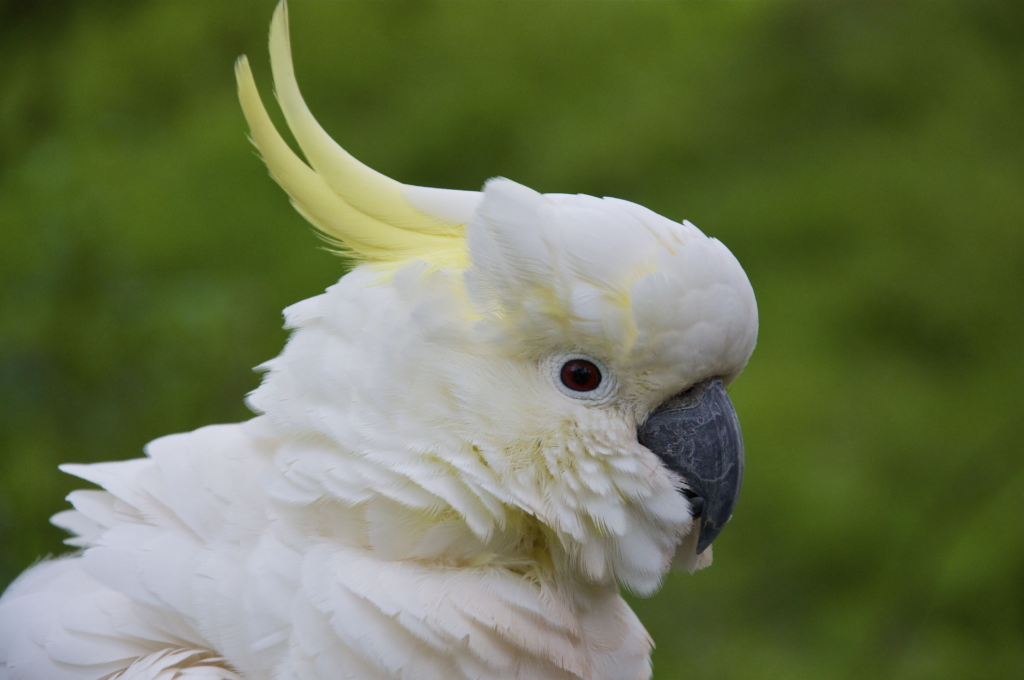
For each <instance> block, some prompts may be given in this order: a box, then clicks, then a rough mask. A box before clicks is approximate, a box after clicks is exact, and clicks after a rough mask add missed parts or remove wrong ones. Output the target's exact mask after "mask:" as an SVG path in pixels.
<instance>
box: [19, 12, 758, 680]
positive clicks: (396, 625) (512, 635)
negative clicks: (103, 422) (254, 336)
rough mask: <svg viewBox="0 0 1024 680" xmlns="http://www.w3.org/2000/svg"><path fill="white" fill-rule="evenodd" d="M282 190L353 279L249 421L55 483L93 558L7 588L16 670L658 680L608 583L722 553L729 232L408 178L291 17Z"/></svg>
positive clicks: (293, 325) (613, 203) (734, 480)
mask: <svg viewBox="0 0 1024 680" xmlns="http://www.w3.org/2000/svg"><path fill="white" fill-rule="evenodd" d="M270 53H271V57H272V68H273V75H274V82H275V86H276V89H277V97H278V100H279V102H280V105H281V108H282V109H283V111H284V115H285V118H286V119H287V123H288V126H289V127H290V128H291V130H292V132H293V133H294V136H295V139H296V140H297V141H298V144H299V146H300V147H301V148H302V151H303V153H304V155H305V159H306V160H305V161H303V160H302V159H300V158H299V157H298V156H297V155H296V154H295V153H294V152H293V151H292V150H291V149H290V148H289V146H288V145H287V144H286V143H285V142H284V141H283V139H282V138H281V136H280V135H279V134H278V132H277V130H276V129H275V128H274V126H273V124H272V123H271V121H270V118H269V117H268V116H267V113H266V111H265V109H264V107H263V104H262V103H261V101H260V97H259V94H258V93H257V91H256V87H255V84H254V82H253V78H252V74H251V72H250V69H249V64H248V62H247V61H246V59H245V57H242V58H241V59H239V61H238V63H237V65H236V73H237V77H238V91H239V96H240V98H241V102H242V108H243V110H244V112H245V117H246V119H247V121H248V123H249V127H250V130H251V133H252V140H253V142H254V143H255V145H256V147H257V148H258V149H259V151H260V153H261V154H262V156H263V159H264V160H265V162H266V164H267V166H268V167H269V169H270V173H271V175H272V176H273V177H274V179H276V180H277V182H278V183H279V184H280V185H281V186H282V187H283V188H284V190H285V191H286V192H287V193H288V195H289V196H290V197H291V200H292V203H293V204H294V205H295V207H296V208H297V209H298V211H299V212H300V213H302V215H304V216H305V217H306V218H307V219H308V220H309V221H310V222H312V223H313V224H314V225H315V226H316V227H317V228H319V229H320V230H321V231H323V232H324V233H325V234H326V235H328V236H329V237H331V238H332V239H333V240H334V241H335V242H336V243H337V245H338V246H339V248H341V249H342V250H344V252H346V253H347V254H348V255H349V256H350V257H351V258H353V259H355V260H356V261H357V262H359V264H358V266H356V267H355V268H354V269H352V271H350V272H349V273H348V274H346V275H345V276H343V277H342V278H341V280H340V281H339V282H338V283H337V284H336V285H334V286H332V287H331V288H329V289H328V290H327V292H326V293H324V294H323V295H320V296H317V297H315V298H312V299H310V300H306V301H304V302H300V303H298V304H296V305H294V306H292V307H290V308H288V309H287V310H286V311H285V317H286V320H287V327H288V328H289V329H291V330H292V334H291V338H290V340H289V341H288V344H287V346H286V348H285V349H284V351H283V352H282V353H281V355H280V356H278V357H277V358H276V359H273V360H271V361H269V362H267V363H266V364H264V365H263V366H262V368H263V369H264V370H265V371H266V375H265V377H264V379H263V382H262V384H261V385H260V387H259V388H258V389H257V390H255V391H254V392H253V393H252V394H251V395H250V396H249V404H250V405H251V407H252V409H253V410H254V411H255V412H256V413H257V414H258V415H257V416H256V417H255V418H253V419H252V420H250V421H248V422H245V423H241V424H232V425H215V426H211V427H205V428H202V429H199V430H196V431H195V432H189V433H186V434H177V435H171V436H169V437H164V438H162V439H158V440H156V441H154V442H152V443H151V444H149V446H148V447H147V448H146V457H145V458H141V459H137V460H129V461H124V462H112V463H101V464H95V465H66V466H64V467H63V468H62V469H63V470H64V471H65V472H68V473H70V474H73V475H76V476H78V477H80V478H82V479H84V480H87V481H89V482H92V483H94V484H96V485H98V486H99V487H101V488H102V490H82V491H75V492H74V493H72V494H71V495H70V496H69V497H68V499H69V500H70V502H71V504H72V505H73V506H74V509H73V510H68V511H66V512H62V513H60V514H58V515H56V516H55V517H54V518H53V522H54V523H55V524H56V525H57V526H60V527H63V528H65V529H67V530H68V531H69V532H70V533H71V534H73V538H71V539H68V541H67V542H68V543H69V544H71V545H73V546H77V547H78V548H80V551H79V552H76V553H74V554H72V555H68V556H65V557H61V558H58V559H53V560H48V561H44V562H42V563H40V564H37V565H36V566H34V567H32V568H31V569H29V570H28V571H26V572H25V573H24V574H23V575H22V576H21V577H20V578H18V579H17V580H16V581H15V582H14V583H13V584H12V585H11V586H10V588H9V589H8V590H7V592H6V593H5V594H4V595H3V598H2V599H0V680H72V679H74V680H99V679H101V678H103V679H114V678H117V679H121V680H128V679H132V680H141V679H147V680H158V679H159V680H170V679H172V678H182V679H186V678H188V679H193V678H206V679H211V680H213V679H221V680H223V679H227V678H247V679H251V680H271V679H273V680H316V679H321V680H335V679H338V678H359V679H364V680H371V679H376V678H381V679H383V678H393V679H398V678H402V679H405V680H431V679H438V680H440V679H443V680H454V679H457V678H465V679H470V678H473V679H479V680H483V679H497V678H501V679H507V678H520V679H523V680H527V679H529V680H542V679H554V678H559V679H566V680H568V679H577V680H581V679H586V680H611V679H622V680H640V679H642V678H647V677H649V676H650V674H651V664H650V652H651V648H652V642H651V639H650V637H649V636H648V634H647V632H646V631H645V630H644V628H643V626H642V625H641V623H640V621H639V620H638V619H637V617H636V616H635V614H634V613H633V612H632V611H631V610H630V608H629V606H628V605H627V604H626V602H625V600H624V599H623V598H622V597H621V596H620V594H619V588H620V586H622V587H625V588H627V589H629V590H631V591H634V592H636V593H640V594H649V593H651V592H653V591H654V590H655V589H656V588H657V587H658V585H659V583H660V582H661V580H662V578H663V577H664V576H665V574H666V572H667V571H668V570H669V569H670V567H671V566H672V564H673V563H675V564H677V565H680V566H682V567H684V568H687V569H690V570H693V569H698V568H701V567H704V566H706V565H707V564H709V563H710V561H711V550H710V548H708V545H709V544H710V543H711V541H712V539H714V537H715V536H716V535H717V534H718V532H719V531H720V530H721V528H722V525H723V524H724V523H725V521H726V520H728V518H729V517H730V515H731V512H732V509H733V506H734V504H735V501H736V496H737V494H738V492H739V485H740V479H741V475H742V467H743V446H742V440H741V437H740V430H739V425H738V421H737V419H736V414H735V411H734V410H733V408H732V405H731V403H730V401H729V398H728V396H727V395H726V392H725V389H724V385H726V384H728V383H729V381H731V380H732V379H733V378H735V377H736V375H737V374H739V372H740V371H741V370H742V369H743V367H744V365H745V364H746V362H747V360H748V358H749V357H750V354H751V352H752V351H753V349H754V344H755V340H756V336H757V308H756V304H755V301H754V294H753V291H752V289H751V287H750V284H749V282H748V280H747V277H746V275H745V274H744V272H743V269H742V268H741V267H740V265H739V264H738V263H737V261H736V259H735V258H734V257H733V256H732V254H731V253H730V252H729V251H728V250H727V249H726V247H725V246H724V245H722V244H721V243H720V242H719V241H717V240H715V239H713V238H708V237H707V236H705V235H704V234H702V233H701V232H700V231H698V230H697V228H696V227H694V226H693V225H692V224H689V223H688V222H682V223H678V222H673V221H672V220H669V219H666V218H664V217H661V216H659V215H657V214H655V213H653V212H651V211H650V210H647V209H646V208H643V207H641V206H639V205H636V204H633V203H629V202H627V201H623V200H618V199H613V198H603V199H601V198H594V197H591V196H573V195H565V194H539V193H537V192H536V191H533V190H532V189H528V188H526V187H524V186H522V185H520V184H516V183H515V182H512V181H510V180H507V179H502V178H497V179H492V180H490V181H488V182H487V183H486V185H485V186H484V188H483V191H481V192H464V191H449V190H444V189H428V188H423V187H416V186H407V185H403V184H400V183H398V182H396V181H394V180H391V179H388V178H387V177H384V176H383V175H380V174H378V173H376V172H374V171H373V170H371V169H369V168H367V167H365V166H364V165H362V164H361V163H359V162H358V161H356V160H355V159H354V158H352V157H351V156H350V155H349V154H348V153H346V152H345V151H344V150H343V149H342V148H341V147H339V146H338V145H337V144H336V143H335V142H334V141H333V140H332V139H331V138H330V137H328V136H327V134H326V133H325V132H324V130H323V129H322V128H321V127H320V126H319V125H318V124H317V122H316V121H315V120H314V119H313V117H312V115H311V114H310V112H309V110H308V109H307V107H306V105H305V103H304V102H303V99H302V97H301V95H300V94H299V89H298V86H297V85H296V81H295V76H294V73H293V67H292V60H291V53H290V46H289V38H288V18H287V9H286V7H285V5H284V4H283V3H282V4H281V5H280V6H278V8H277V10H276V13H275V15H274V19H273V22H272V26H271V31H270Z"/></svg>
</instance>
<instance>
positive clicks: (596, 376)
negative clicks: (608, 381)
mask: <svg viewBox="0 0 1024 680" xmlns="http://www.w3.org/2000/svg"><path fill="white" fill-rule="evenodd" d="M562 384H563V385H565V386H566V387H568V388H569V389H570V390H573V391H575V392H591V391H593V390H596V389H597V387H598V385H600V384H601V370H600V369H599V368H598V367H597V366H595V365H594V363H593V362H590V361H587V360H586V359H572V360H570V361H567V362H565V364H563V365H562Z"/></svg>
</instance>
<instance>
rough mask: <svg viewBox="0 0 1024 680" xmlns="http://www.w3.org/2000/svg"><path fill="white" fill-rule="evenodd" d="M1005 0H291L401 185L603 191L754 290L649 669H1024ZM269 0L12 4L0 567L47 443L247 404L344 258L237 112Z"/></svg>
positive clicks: (2, 90)
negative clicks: (720, 495) (703, 526)
mask: <svg viewBox="0 0 1024 680" xmlns="http://www.w3.org/2000/svg"><path fill="white" fill-rule="evenodd" d="M1022 8H1024V5H1022V4H1020V3H1000V2H995V1H992V2H977V3H967V2H964V3H953V2H931V3H904V2H889V3H868V2H865V3H848V4H838V3H792V4H791V3H781V2H780V3H706V4H705V3H682V4H677V3H646V2H631V3H610V2H606V3H593V4H592V3H584V2H578V3H546V2H530V3H516V4H502V3H449V4H434V3H425V2H417V3H398V2H395V3H374V2H348V3H339V4H328V3H308V4H304V3H295V4H294V6H293V7H292V31H293V43H294V45H295V50H296V64H297V70H298V74H299V80H300V82H301V84H302V85H303V88H304V91H305V93H306V95H307V99H308V101H309V102H310V106H311V108H312V109H313V111H314V113H315V114H316V115H317V116H318V117H319V118H320V120H321V122H322V123H323V124H324V126H325V127H326V128H327V129H328V130H329V131H330V132H332V133H333V134H334V135H335V136H336V137H337V138H338V139H339V140H340V141H341V142H342V143H343V144H344V145H346V146H347V147H348V148H349V150H350V151H352V153H353V154H354V155H355V156H356V157H358V158H360V159H362V160H364V161H366V162H367V163H368V164H370V165H371V166H372V167H375V168H377V169H379V170H381V171H382V172H385V173H386V174H388V175H390V176H392V177H395V178H397V179H399V180H401V181H404V182H408V183H414V184H423V185H428V186H442V187H452V188H464V189H474V188H479V187H480V186H481V184H482V183H483V181H484V180H485V179H487V178H488V177H491V176H494V175H499V174H500V175H505V176H507V177H510V178H512V179H515V180H517V181H520V182H523V183H525V184H527V185H529V186H531V187H534V188H536V189H538V190H541V191H560V192H584V193H591V194H597V195H613V196H618V197H621V198H626V199H630V200H634V201H637V202H639V203H642V204H644V205H647V206H649V207H651V208H652V209H654V210H657V211H658V212H661V213H663V214H665V215H668V216H670V217H673V218H677V219H681V218H684V217H685V218H688V219H690V220H691V221H693V222H694V223H695V224H697V225H698V226H699V227H701V228H702V229H703V230H704V231H705V232H706V233H708V234H711V235H714V236H717V237H719V238H720V239H721V240H722V241H724V242H725V243H726V244H727V245H728V246H729V247H730V248H731V249H732V250H733V252H734V253H735V254H736V255H737V257H738V258H739V260H740V261H741V262H742V263H743V265H744V266H745V268H746V270H747V272H748V274H749V276H750V279H751V281H752V283H753V285H754V289H755V291H756V292H757V295H758V301H759V305H760V312H761V336H760V338H761V341H760V345H759V347H758V349H757V351H756V352H755V354H754V357H753V360H752V362H751V364H750V366H749V368H748V369H747V371H746V373H745V374H744V375H743V376H742V377H741V378H740V379H739V380H738V381H737V382H736V383H735V385H734V386H733V387H732V388H731V393H732V395H733V399H734V401H735V403H736V406H737V409H738V411H739V414H740V418H741V422H742V423H743V427H744V434H745V437H746V444H747V472H746V485H745V488H744V492H743V495H742V497H741V499H740V504H739V507H738V509H737V512H736V516H735V521H734V522H732V523H731V524H730V526H729V528H728V529H727V530H726V531H725V532H724V534H723V535H722V537H721V538H720V539H719V540H718V541H717V542H716V543H715V551H716V553H717V562H716V564H715V565H714V566H713V567H712V568H711V569H709V570H707V571H705V572H701V573H699V574H697V575H695V576H692V577H691V576H687V575H685V574H673V575H672V576H671V577H670V578H669V579H668V582H667V583H666V586H665V589H664V590H663V591H662V592H661V593H660V594H659V595H658V596H656V597H654V598H653V599H650V600H642V601H637V602H636V603H635V605H636V607H637V609H638V611H639V613H640V615H641V617H642V618H643V619H644V620H645V622H646V623H647V624H648V626H649V629H650V631H651V633H652V635H653V637H654V638H655V640H656V641H657V643H658V651H657V653H656V655H655V670H656V672H655V676H656V677H658V678H675V677H684V676H685V677H690V678H808V679H815V680H820V679H822V678H851V679H852V678H864V677H871V678H901V679H904V678H905V679H908V680H910V679H914V678H950V679H957V680H962V679H965V678H994V677H1019V676H1020V674H1021V672H1022V671H1024V666H1022V659H1024V638H1022V620H1024V617H1022V614H1024V612H1022V600H1024V597H1022V595H1024V593H1022V584H1024V581H1022V579H1021V572H1022V566H1024V547H1022V517H1024V512H1022V511H1024V503H1022V500H1024V496H1022V483H1024V465H1022V458H1021V455H1020V454H1021V445H1020V442H1021V440H1022V434H1024V433H1022V418H1021V407H1022V404H1024V365H1022V363H1024V362H1022V355H1021V347H1022V345H1021V340H1022V337H1024V328H1022V326H1024V323H1022V322H1024V317H1022V311H1024V287H1022V280H1024V279H1022V274H1024V242H1022V241H1024V238H1022V235H1024V232H1022V226H1024V204H1022V200H1021V197H1022V194H1021V190H1022V187H1024V153H1022V150H1024V118H1022V117H1021V111H1022V110H1024V106H1022V104H1024V102H1022V99H1024V97H1022V93H1024V87H1022V84H1024V83H1022V80H1024V60H1022V49H1021V48H1022V43H1024V36H1022V31H1024V12H1022ZM271 10H272V5H271V4H267V3H252V2H219V3H194V2H164V3H84V2H80V3H56V2H53V3H51V2H47V3H29V2H27V1H25V2H18V3H13V4H12V3H11V2H9V1H8V2H6V3H5V2H2V1H0V234H2V237H3V241H2V245H0V585H2V584H3V583H6V582H8V581H9V580H10V579H12V578H13V577H14V576H15V575H16V574H17V573H18V572H19V571H21V570H22V569H24V568H25V567H26V566H28V565H29V564H30V563H32V561H33V560H35V559H37V558H38V557H39V556H41V555H46V554H48V553H55V552H59V551H60V550H61V549H62V547H61V544H60V541H61V538H62V536H61V534H60V532H59V531H57V530H56V529H54V528H53V527H50V526H49V525H48V524H47V517H48V516H49V515H51V514H53V513H55V512H57V511H59V510H61V509H62V508H64V507H65V505H64V502H63V501H62V497H63V496H64V494H66V493H67V492H68V491H70V490H71V489H72V488H74V487H75V486H76V485H77V483H76V482H75V481H73V480H71V479H70V478H68V477H66V476H64V475H61V474H60V473H59V472H58V471H57V470H56V466H57V464H59V463H61V462H67V461H76V462H86V461H99V460H106V459H115V458H128V457H134V456H137V455H139V454H140V452H141V447H142V446H143V444H145V443H146V442H147V441H148V440H150V439H153V438H155V437H157V436H159V435H162V434H167V433H170V432H175V431H182V430H189V429H192V428H195V427H198V426H201V425H204V424H209V423H213V422H223V421H233V420H239V419H242V418H245V417H246V416H247V412H246V411H245V409H244V407H243V406H242V403H241V398H242V396H243V395H244V394H245V393H246V391H248V390H250V389H252V388H253V387H255V386H256V384H257V382H258V376H257V375H255V374H253V373H252V372H251V371H250V367H252V366H255V365H256V364H258V363H260V362H262V361H263V360H265V359H268V358H270V357H272V356H273V355H275V354H276V353H277V352H278V351H279V349H280V347H281V346H282V344H283V342H284V340H285V334H284V332H283V331H281V330H280V325H281V324H280V317H279V314H280V310H281V309H282V308H283V307H285V306H286V305H287V304H289V303H291V302H294V301H297V300H300V299H303V298H306V297H309V296H311V295H314V294H316V293H318V292H319V291H321V290H322V289H323V288H324V287H326V286H327V285H329V284H330V283H332V282H333V281H334V280H336V279H337V277H338V276H339V275H340V274H341V273H342V271H343V270H342V265H341V263H340V262H339V261H338V260H337V259H336V258H334V257H332V256H331V255H329V254H327V253H325V252H323V251H322V250H318V245H319V243H318V241H317V240H316V239H315V238H314V237H313V236H312V234H311V233H310V229H309V228H308V227H307V226H305V223H304V222H303V221H302V220H301V218H300V217H298V216H297V215H296V214H294V213H293V212H292V210H291V208H290V207H289V205H288V203H287V201H286V199H285V196H284V194H283V192H281V191H280V190H278V189H277V188H276V187H275V186H274V185H273V183H272V182H271V180H270V179H269V178H268V177H267V175H266V172H265V169H264V168H263V166H262V165H261V163H260V162H259V160H257V159H256V158H255V157H254V156H253V153H252V150H251V148H250V147H249V145H248V143H247V142H246V139H245V124H244V121H243V119H242V115H241V113H240V111H239V108H238V106H237V102H236V101H235V94H234V83H233V80H232V63H233V61H234V58H235V57H236V56H237V55H238V54H240V53H243V52H246V53H248V54H249V56H250V58H251V59H252V60H253V65H254V70H255V71H256V75H257V79H258V81H259V84H260V86H261V88H262V89H263V92H264V97H265V98H266V97H267V94H268V93H269V91H270V87H269V81H268V76H269V66H268V64H267V56H266V55H267V52H266V46H265V36H266V29H267V25H268V22H269V19H270V14H271Z"/></svg>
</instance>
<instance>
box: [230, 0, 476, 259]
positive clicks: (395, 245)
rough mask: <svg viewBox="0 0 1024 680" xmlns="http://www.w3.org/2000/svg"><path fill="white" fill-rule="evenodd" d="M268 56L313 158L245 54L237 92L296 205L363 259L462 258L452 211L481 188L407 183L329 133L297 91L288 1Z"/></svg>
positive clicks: (284, 104)
mask: <svg viewBox="0 0 1024 680" xmlns="http://www.w3.org/2000/svg"><path fill="white" fill-rule="evenodd" d="M270 61H271V68H272V71H273V74H274V86H275V90H276V93H277V97H278V102H279V104H280V106H281V110H282V112H283V113H284V116H285V120H286V121H287V123H288V127H289V129H290V130H291V131H292V133H293V134H294V136H295V139H296V141H297V142H298V143H299V147H300V148H301V149H302V152H303V154H304V155H305V156H306V159H307V160H308V163H309V164H308V165H307V163H306V162H304V161H303V160H302V159H301V158H299V156H298V155H296V154H295V152H294V151H292V149H291V147H289V146H288V144H287V143H286V142H285V141H284V139H283V138H282V137H281V135H280V133H279V132H278V131H277V128H275V127H274V124H273V122H272V121H271V120H270V116H268V115H267V111H266V109H265V108H264V106H263V102H262V100H261V99H260V95H259V92H258V91H257V89H256V83H255V81H254V80H253V77H252V70H251V69H250V67H249V61H248V59H247V58H246V57H245V56H244V55H243V56H241V57H239V59H238V61H237V62H236V63H235V76H236V79H237V81H238V98H239V100H240V101H241V104H242V111H243V113H244V114H245V118H246V121H247V122H248V123H249V130H250V134H251V139H252V142H253V144H254V145H255V146H256V148H257V149H258V150H259V152H260V155H261V156H262V157H263V160H264V162H265V163H266V164H267V168H268V169H269V170H270V174H271V176H272V177H273V178H274V180H275V181H276V182H277V183H278V184H280V185H281V188H283V189H284V190H285V192H287V193H288V196H289V197H290V198H291V201H292V205H294V206H295V209H296V210H297V211H298V212H299V213H300V214H301V215H302V216H303V217H305V218H306V219H307V220H308V221H309V222H310V223H312V224H313V226H315V227H316V228H317V229H319V230H320V231H321V232H323V233H324V234H325V235H326V236H327V237H328V238H329V239H330V240H332V241H333V242H335V244H336V245H337V246H338V248H339V250H341V251H342V252H344V253H345V254H347V255H350V256H352V257H354V258H355V259H357V260H359V261H369V262H398V261H401V260H406V259H410V258H420V259H424V260H427V261H429V262H431V263H432V264H436V265H449V264H450V265H462V264H463V263H464V262H465V260H466V245H465V222H464V221H459V220H457V219H451V216H452V215H458V216H460V217H461V216H463V215H465V214H466V212H467V207H468V206H470V205H472V204H475V202H476V201H477V200H478V198H477V196H478V195H479V194H477V192H453V191H446V190H441V189H427V188H424V187H412V186H406V185H403V184H401V183H400V182H397V181H395V180H393V179H391V178H389V177H386V176H384V175H382V174H380V173H379V172H377V171H375V170H372V169H370V168H368V167H367V166H365V165H363V164H362V163H360V162H359V161H358V160H356V159H355V158H353V157H352V156H351V155H350V154H349V153H348V152H347V151H345V150H344V149H342V148H341V147H340V146H339V145H338V144H337V143H336V142H335V141H334V140H333V139H331V138H330V136H329V135H328V134H327V133H326V132H325V131H324V129H323V128H322V127H321V126H320V124H319V123H317V121H316V119H315V118H313V114H312V113H311V112H310V111H309V108H308V107H307V106H306V102H305V101H304V100H303V98H302V94H301V93H300V92H299V86H298V83H297V82H296V80H295V71H294V67H293V65H292V56H291V43H290V40H289V37H288V7H287V4H286V3H285V2H281V3H280V4H279V5H278V6H277V9H276V10H275V11H274V18H273V21H272V22H271V27H270ZM409 194H411V195H413V196H419V197H420V198H427V200H426V201H418V202H419V203H427V204H428V205H430V206H437V207H441V208H442V210H443V209H444V208H448V209H447V210H443V212H442V211H438V212H440V213H441V214H427V213H426V212H423V211H421V210H420V209H418V208H417V207H416V206H414V205H413V204H412V203H410V202H409V200H408V198H407V195H409ZM434 194H437V195H434ZM470 212H471V211H470ZM445 214H447V216H448V218H447V219H446V217H445Z"/></svg>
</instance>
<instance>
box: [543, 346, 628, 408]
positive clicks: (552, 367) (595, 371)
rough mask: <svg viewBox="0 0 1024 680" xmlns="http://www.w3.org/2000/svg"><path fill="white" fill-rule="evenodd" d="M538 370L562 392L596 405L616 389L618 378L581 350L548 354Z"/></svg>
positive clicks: (605, 366)
mask: <svg viewBox="0 0 1024 680" xmlns="http://www.w3.org/2000/svg"><path fill="white" fill-rule="evenodd" d="M580 369H586V370H585V371H583V370H580ZM541 370H542V371H543V373H544V374H545V375H546V376H547V378H548V380H550V381H551V383H552V384H553V385H554V386H555V387H556V388H557V389H558V391H559V392H561V393H562V394H563V395H565V396H566V397H569V398H570V399H573V400H576V401H585V402H589V403H590V404H593V405H595V406H600V405H602V404H606V403H608V401H609V400H610V399H611V398H612V397H613V396H614V395H615V393H616V391H617V389H618V387H617V385H618V381H617V380H616V379H615V374H614V373H612V371H611V369H610V368H609V367H608V365H607V364H605V363H604V362H603V361H601V360H600V359H597V358H595V357H593V356H590V355H589V354H583V353H582V352H564V353H562V352H559V353H557V354H551V355H548V357H547V358H546V359H544V361H543V362H542V364H541Z"/></svg>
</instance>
